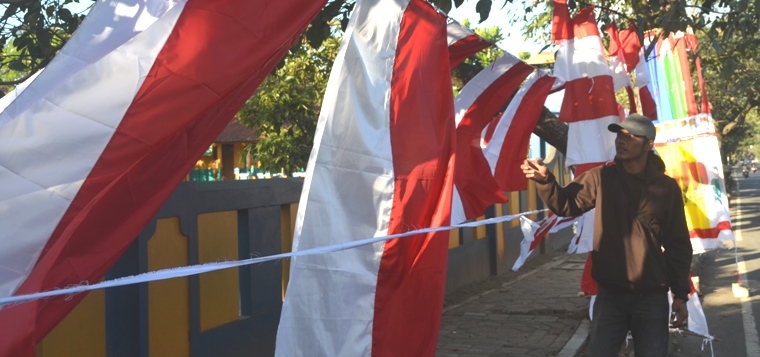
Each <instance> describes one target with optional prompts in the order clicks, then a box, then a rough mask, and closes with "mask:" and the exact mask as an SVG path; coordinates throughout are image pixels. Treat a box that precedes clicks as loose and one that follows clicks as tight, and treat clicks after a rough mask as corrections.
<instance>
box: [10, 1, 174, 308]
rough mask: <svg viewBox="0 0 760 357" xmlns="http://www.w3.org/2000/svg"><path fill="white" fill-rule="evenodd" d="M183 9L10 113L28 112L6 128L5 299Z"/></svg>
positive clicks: (34, 86) (22, 276) (95, 157)
mask: <svg viewBox="0 0 760 357" xmlns="http://www.w3.org/2000/svg"><path fill="white" fill-rule="evenodd" d="M99 5H100V6H101V7H102V4H99ZM183 5H184V3H182V5H180V6H175V7H173V8H172V9H171V10H170V11H168V12H166V14H165V15H164V16H163V17H162V18H161V19H160V20H159V21H157V22H155V23H154V24H153V25H152V26H150V27H149V28H148V29H146V30H145V31H143V32H142V33H141V34H139V35H137V36H135V37H133V38H132V39H131V40H129V41H127V42H126V43H124V45H123V46H121V47H119V48H117V49H116V50H114V51H113V52H111V53H109V54H107V55H105V56H103V57H102V58H100V59H99V60H97V61H95V62H94V63H92V64H90V65H88V66H86V67H84V68H82V69H81V70H79V71H77V72H76V73H74V74H71V73H69V72H68V70H64V72H65V73H63V74H62V75H63V76H64V77H67V78H68V79H67V80H65V81H62V82H61V83H58V84H57V85H56V87H55V88H53V89H52V90H47V89H44V88H43V89H39V90H38V89H37V87H40V86H44V85H47V84H49V83H57V81H56V80H55V79H56V78H57V77H56V76H55V72H54V70H55V69H56V68H60V67H57V66H52V65H51V66H50V67H48V69H46V70H45V73H43V75H48V76H49V78H50V80H49V81H41V80H40V79H41V77H42V76H40V77H38V80H37V81H34V82H33V83H32V84H31V85H30V86H29V88H27V89H26V90H25V91H24V92H23V94H24V95H25V94H27V93H29V94H30V95H35V93H42V92H44V93H46V94H45V96H44V98H42V99H40V100H37V101H35V102H33V103H26V102H24V103H22V104H20V105H19V106H15V102H14V103H11V106H9V107H8V109H9V110H10V109H11V107H13V108H16V109H17V108H20V107H26V108H28V110H26V111H24V112H21V113H18V114H16V115H13V116H10V115H8V116H4V118H6V122H5V124H3V125H0V182H3V188H2V189H0V227H2V229H0V297H5V296H9V295H11V294H13V292H14V291H15V290H16V289H17V288H18V286H19V285H20V284H21V283H22V282H23V280H24V279H25V278H26V276H27V275H28V273H29V272H30V271H31V269H32V267H33V266H34V265H35V263H36V261H37V258H38V257H39V254H40V252H41V251H42V249H43V247H44V246H45V244H46V243H47V240H48V239H49V238H50V235H51V234H52V232H53V230H54V229H55V227H56V226H57V225H58V222H59V220H60V219H61V217H62V216H63V214H64V213H65V211H66V210H67V208H68V206H69V204H70V203H71V200H72V199H73V198H74V197H75V196H76V194H77V192H78V190H79V188H80V187H81V185H82V182H83V181H84V180H85V178H86V177H87V176H88V174H89V173H90V171H91V170H92V167H93V165H94V164H95V162H97V160H98V159H99V157H100V155H101V153H102V151H103V149H104V148H105V146H106V144H107V143H108V142H109V140H110V139H111V136H112V135H113V132H114V131H115V129H116V128H117V127H118V125H119V123H120V121H121V120H122V117H123V115H124V113H125V112H126V110H127V109H128V108H129V106H130V104H131V102H132V99H133V97H134V95H135V94H136V93H137V91H138V89H139V88H140V85H141V84H142V82H143V80H144V78H145V75H146V74H147V72H148V71H149V70H150V68H151V66H152V65H153V60H155V58H156V56H157V55H158V53H159V51H160V50H161V48H162V47H163V44H164V43H165V41H166V38H167V37H168V35H169V34H170V33H171V31H172V28H173V27H174V24H175V23H176V21H177V18H178V17H179V15H180V13H181V12H182V9H183V8H184V6H183ZM90 23H97V22H96V21H90ZM103 41H107V38H105V39H103ZM70 51H71V52H72V53H76V52H77V51H76V49H75V48H71V49H70ZM63 61H64V62H65V61H66V60H63ZM54 62H55V60H54ZM22 97H24V96H23V95H22V96H19V97H18V100H21V98H22ZM3 115H5V113H3Z"/></svg>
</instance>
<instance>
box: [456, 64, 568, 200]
mask: <svg viewBox="0 0 760 357" xmlns="http://www.w3.org/2000/svg"><path fill="white" fill-rule="evenodd" d="M555 84H556V78H554V77H551V76H548V75H546V74H545V73H543V72H540V71H536V72H534V73H532V74H531V75H530V76H529V77H528V80H527V81H526V82H525V84H524V85H523V86H522V87H521V88H520V90H519V91H518V92H517V94H515V96H514V98H512V101H511V102H510V103H509V106H507V109H506V110H505V111H504V114H502V116H501V118H499V121H498V123H496V127H495V128H494V131H493V135H492V137H491V139H490V140H489V142H488V145H487V146H486V147H485V149H484V151H483V152H484V154H485V157H486V159H487V160H488V164H489V165H490V167H491V169H492V170H493V171H492V172H493V176H494V178H495V179H496V182H497V183H498V184H499V187H500V189H501V190H502V191H509V192H516V191H522V190H526V189H527V188H528V181H527V180H526V179H525V175H523V173H522V169H520V165H521V164H522V163H523V161H524V160H525V158H526V157H527V156H528V149H529V147H530V135H531V133H532V132H533V129H534V128H535V127H536V123H537V122H538V119H539V118H540V117H541V113H542V112H543V110H544V103H545V102H546V97H548V96H549V93H550V92H551V91H552V88H553V87H554V86H555ZM457 139H458V137H457ZM457 161H459V160H457Z"/></svg>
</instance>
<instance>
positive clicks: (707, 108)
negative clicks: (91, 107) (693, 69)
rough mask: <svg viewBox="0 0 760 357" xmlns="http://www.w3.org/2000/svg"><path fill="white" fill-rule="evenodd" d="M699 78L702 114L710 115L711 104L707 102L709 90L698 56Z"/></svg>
mask: <svg viewBox="0 0 760 357" xmlns="http://www.w3.org/2000/svg"><path fill="white" fill-rule="evenodd" d="M697 78H698V79H699V91H700V93H701V94H702V107H701V108H700V109H701V111H702V113H706V114H710V102H709V101H708V100H707V90H705V79H704V78H702V61H700V60H699V56H697Z"/></svg>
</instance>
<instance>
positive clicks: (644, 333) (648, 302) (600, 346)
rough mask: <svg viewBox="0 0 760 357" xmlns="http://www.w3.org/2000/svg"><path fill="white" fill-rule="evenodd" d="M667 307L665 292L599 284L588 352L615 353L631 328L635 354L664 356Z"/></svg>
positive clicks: (596, 355) (597, 354)
mask: <svg viewBox="0 0 760 357" xmlns="http://www.w3.org/2000/svg"><path fill="white" fill-rule="evenodd" d="M669 310H670V309H669V307H668V295H667V293H666V292H662V293H648V294H636V293H620V292H612V291H609V290H606V289H604V288H602V287H599V292H598V294H597V295H596V302H595V303H594V315H593V317H594V319H593V320H592V321H591V342H590V344H589V356H591V357H608V356H609V357H612V356H617V355H618V353H620V350H621V348H622V346H623V342H624V341H625V337H626V335H627V334H628V331H629V330H630V331H631V334H632V335H633V349H634V353H635V355H636V357H666V356H667V355H668V324H669V322H668V311H669Z"/></svg>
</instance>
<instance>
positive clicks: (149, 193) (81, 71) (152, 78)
mask: <svg viewBox="0 0 760 357" xmlns="http://www.w3.org/2000/svg"><path fill="white" fill-rule="evenodd" d="M325 2H326V1H325V0H320V1H296V0H283V1H278V2H271V1H265V0H226V1H199V0H188V1H178V2H172V1H153V0H147V1H138V3H139V4H136V3H135V1H128V2H124V1H119V0H103V1H101V2H98V3H97V4H96V5H95V7H94V9H93V10H92V11H91V13H90V14H89V15H88V17H87V19H86V20H85V21H84V22H83V23H82V26H81V27H80V28H79V30H78V31H77V32H76V34H75V35H74V36H73V38H72V39H71V41H70V42H69V43H68V44H67V45H66V46H65V48H64V49H63V50H62V52H61V56H58V57H56V58H55V59H54V60H53V61H52V62H51V63H50V65H49V66H48V67H47V68H46V69H45V70H44V71H43V72H42V73H40V74H39V75H38V76H37V77H36V78H35V80H34V81H33V82H31V83H30V84H28V85H26V86H25V90H24V91H23V92H21V93H19V94H17V95H16V94H14V95H11V96H10V97H9V99H8V100H7V101H5V102H4V103H3V105H4V106H5V107H4V111H3V112H2V114H0V181H2V182H3V185H2V187H3V188H2V189H0V227H2V229H0V296H2V297H7V296H9V295H20V294H28V293H34V292H40V291H46V290H52V289H55V288H61V287H65V286H67V285H71V284H81V283H82V282H96V281H99V280H100V279H102V277H103V276H104V274H105V273H106V271H108V270H109V268H110V267H111V265H112V264H113V263H114V262H115V261H116V260H117V259H118V258H119V257H120V255H121V254H122V252H123V251H124V250H125V249H126V248H127V247H128V246H129V245H130V243H132V241H133V240H134V238H135V237H136V236H137V235H138V233H139V232H140V231H141V230H142V229H143V227H144V226H145V225H146V224H147V223H148V222H149V220H150V219H151V218H152V217H153V216H154V215H155V213H156V211H158V209H159V208H160V207H161V205H162V204H163V203H164V201H165V200H166V198H168V197H169V195H170V194H171V193H172V192H173V191H174V189H175V187H176V186H177V185H178V184H179V183H180V182H181V181H182V179H183V178H184V177H185V175H186V174H187V172H188V171H189V170H190V169H191V168H192V167H193V165H194V164H195V161H196V160H197V158H198V157H200V156H201V155H202V153H203V152H204V151H205V150H206V149H207V148H208V146H209V144H210V143H211V142H212V141H213V140H214V138H216V137H217V136H218V134H219V133H220V132H221V131H222V130H223V129H224V127H225V125H226V124H227V123H228V122H229V120H230V118H232V117H233V116H234V115H235V113H236V112H237V110H238V109H239V108H240V106H241V105H242V104H243V103H244V102H245V101H246V99H248V98H249V97H250V96H251V94H252V93H253V92H254V91H255V89H256V87H258V85H259V84H260V83H261V81H262V80H263V79H264V78H265V77H266V75H267V74H268V73H269V72H270V71H271V70H272V68H273V67H274V66H275V65H276V63H277V62H278V61H279V59H280V58H281V57H282V56H283V55H284V54H285V52H286V51H287V50H288V49H289V48H290V47H291V46H292V44H293V43H294V42H295V41H296V40H297V39H298V37H299V35H300V34H301V32H302V31H303V30H304V29H305V28H306V26H308V24H309V23H310V22H311V20H312V19H313V18H314V17H315V16H316V14H317V13H318V12H319V10H320V9H321V8H322V6H323V5H324V3H325ZM104 29H108V31H105V30H104ZM220 54H224V55H220ZM447 90H449V91H450V89H448V87H447ZM83 298H84V294H80V295H76V296H73V297H70V298H67V297H59V298H51V299H46V300H36V301H32V302H28V303H24V304H19V305H13V306H5V307H3V309H2V311H0V335H2V336H3V337H2V339H0V355H1V356H34V354H35V344H36V343H37V342H38V341H40V340H41V339H42V338H43V337H44V336H45V335H46V334H47V333H48V332H49V331H50V330H51V329H52V328H53V327H54V326H55V325H56V324H57V323H58V322H59V321H60V320H61V319H62V318H63V317H64V316H65V315H66V314H67V313H68V312H69V311H70V310H71V309H73V307H74V306H76V304H77V303H78V302H79V301H81V299H83Z"/></svg>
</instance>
